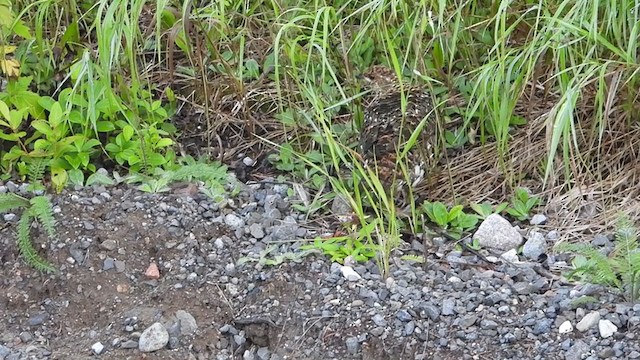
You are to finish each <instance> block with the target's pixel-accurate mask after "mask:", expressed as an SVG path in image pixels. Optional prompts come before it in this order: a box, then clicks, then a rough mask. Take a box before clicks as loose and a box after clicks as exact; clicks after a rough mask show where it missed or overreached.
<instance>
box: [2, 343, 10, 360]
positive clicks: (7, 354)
mask: <svg viewBox="0 0 640 360" xmlns="http://www.w3.org/2000/svg"><path fill="white" fill-rule="evenodd" d="M10 353H11V350H9V348H8V347H6V346H4V345H1V344H0V359H4V358H6V357H7V356H9V354H10Z"/></svg>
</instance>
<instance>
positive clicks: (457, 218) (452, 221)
mask: <svg viewBox="0 0 640 360" xmlns="http://www.w3.org/2000/svg"><path fill="white" fill-rule="evenodd" d="M463 209H464V207H463V206H462V205H456V206H453V207H452V208H451V209H449V210H447V207H446V206H445V205H444V204H442V203H441V202H435V203H431V202H425V203H424V204H423V205H422V210H424V212H425V213H426V214H427V216H428V217H429V220H431V221H432V222H433V223H435V224H436V225H437V226H438V227H439V228H440V229H442V230H445V231H446V232H447V233H448V234H449V235H451V236H453V237H460V236H461V235H462V233H463V232H464V231H466V230H469V229H473V228H474V227H475V226H476V224H477V223H478V217H477V216H474V215H469V214H465V213H464V211H463Z"/></svg>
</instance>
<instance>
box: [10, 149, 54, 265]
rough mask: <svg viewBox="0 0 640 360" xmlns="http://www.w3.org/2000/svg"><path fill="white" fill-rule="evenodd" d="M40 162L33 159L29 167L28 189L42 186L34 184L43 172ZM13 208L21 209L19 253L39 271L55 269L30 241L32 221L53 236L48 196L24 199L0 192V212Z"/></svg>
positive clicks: (52, 221)
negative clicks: (29, 184)
mask: <svg viewBox="0 0 640 360" xmlns="http://www.w3.org/2000/svg"><path fill="white" fill-rule="evenodd" d="M42 163H43V162H42V161H35V162H34V164H33V166H31V167H30V174H31V177H30V180H31V184H32V186H30V189H31V190H32V191H39V189H40V188H42V185H39V186H38V185H34V184H39V183H40V179H41V178H40V176H41V175H42V174H43V172H44V166H42ZM14 209H22V215H21V216H20V220H19V221H18V234H17V238H18V249H19V250H20V254H21V255H22V256H23V257H24V259H25V260H26V261H27V263H28V264H29V265H31V266H33V267H34V268H36V269H38V270H40V271H43V272H53V271H55V268H54V267H53V266H52V265H51V264H49V263H48V262H47V261H46V260H44V259H43V258H42V257H41V256H40V255H38V252H37V250H36V249H35V248H34V247H33V243H32V242H31V226H32V223H33V222H38V223H39V224H40V226H42V228H43V229H44V230H45V233H46V234H47V236H48V237H49V238H52V237H54V236H55V219H54V217H53V210H52V209H53V208H52V205H51V202H50V200H49V198H48V197H46V196H45V195H37V196H34V197H32V198H31V199H26V198H23V197H22V196H19V195H16V194H14V193H6V194H0V213H3V212H7V211H10V210H14Z"/></svg>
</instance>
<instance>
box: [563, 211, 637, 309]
mask: <svg viewBox="0 0 640 360" xmlns="http://www.w3.org/2000/svg"><path fill="white" fill-rule="evenodd" d="M556 250H557V251H559V252H573V253H576V256H575V257H574V259H573V266H574V270H573V271H571V272H570V273H569V277H572V278H579V279H583V280H585V281H588V282H591V283H594V284H602V285H606V286H613V287H616V288H618V289H619V290H620V291H621V292H622V293H624V294H625V295H626V298H627V300H628V301H631V302H636V301H638V300H639V297H640V248H639V247H638V229H637V228H636V227H635V226H634V225H633V223H632V222H631V221H630V220H629V219H628V218H627V217H626V216H624V215H620V217H619V219H618V222H617V224H616V236H615V247H614V249H613V250H612V251H611V252H610V253H609V254H608V255H607V254H604V253H602V252H601V251H600V249H597V248H595V247H593V246H591V245H589V244H568V243H565V244H560V245H558V246H556Z"/></svg>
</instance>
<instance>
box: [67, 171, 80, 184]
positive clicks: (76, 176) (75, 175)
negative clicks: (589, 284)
mask: <svg viewBox="0 0 640 360" xmlns="http://www.w3.org/2000/svg"><path fill="white" fill-rule="evenodd" d="M67 173H68V175H69V181H70V182H71V183H72V184H73V185H79V186H82V185H84V174H83V173H82V171H81V170H78V169H71V170H69V171H68V172H67Z"/></svg>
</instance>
